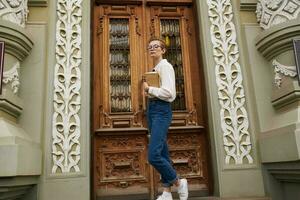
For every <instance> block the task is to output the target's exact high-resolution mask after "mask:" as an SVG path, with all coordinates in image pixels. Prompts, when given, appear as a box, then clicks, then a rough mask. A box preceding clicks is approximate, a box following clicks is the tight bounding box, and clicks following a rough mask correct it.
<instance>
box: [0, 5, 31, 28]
mask: <svg viewBox="0 0 300 200" xmlns="http://www.w3.org/2000/svg"><path fill="white" fill-rule="evenodd" d="M27 2H28V0H0V18H1V19H4V20H7V21H10V22H13V23H15V24H18V25H19V26H22V27H25V23H26V21H27V15H28V7H27Z"/></svg>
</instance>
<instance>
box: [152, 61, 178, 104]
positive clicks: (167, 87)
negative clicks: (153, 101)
mask: <svg viewBox="0 0 300 200" xmlns="http://www.w3.org/2000/svg"><path fill="white" fill-rule="evenodd" d="M154 70H155V71H157V72H158V74H159V77H160V87H159V88H157V87H152V86H150V87H149V90H148V93H149V94H150V96H154V97H157V98H159V99H161V100H164V101H168V102H172V101H174V100H175V98H176V86H175V72H174V69H173V66H172V65H171V64H170V63H169V62H168V61H167V60H166V59H162V60H161V61H160V62H159V63H158V64H157V65H156V66H155V67H154Z"/></svg>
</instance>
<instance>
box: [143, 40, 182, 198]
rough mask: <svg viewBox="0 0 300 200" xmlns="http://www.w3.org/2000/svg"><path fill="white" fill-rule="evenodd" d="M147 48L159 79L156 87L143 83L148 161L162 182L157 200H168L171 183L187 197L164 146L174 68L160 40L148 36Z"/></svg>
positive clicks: (172, 91) (174, 91)
mask: <svg viewBox="0 0 300 200" xmlns="http://www.w3.org/2000/svg"><path fill="white" fill-rule="evenodd" d="M148 51H149V54H150V57H151V58H152V59H153V62H154V66H155V67H154V69H153V70H154V71H157V72H158V74H159V76H160V82H161V84H160V87H159V88H157V87H151V86H149V85H148V83H147V82H144V83H143V87H144V90H145V92H146V93H147V95H148V108H147V119H148V128H149V131H150V133H151V137H150V143H149V149H148V161H149V163H150V164H151V165H152V166H153V167H154V168H155V169H156V170H157V171H158V172H159V173H160V175H161V181H162V185H163V193H162V195H160V196H159V197H158V199H157V200H172V199H173V198H172V194H171V186H172V185H175V186H177V189H178V194H179V197H180V200H187V198H188V186H187V180H186V179H179V178H178V176H177V174H176V171H175V170H174V168H173V167H172V164H171V160H170V158H169V150H168V145H167V133H168V129H169V126H170V124H171V121H172V109H171V102H172V101H174V99H175V98H176V89H175V73H174V69H173V66H172V65H171V64H170V63H169V62H168V61H167V60H166V59H163V57H162V56H163V54H164V53H166V44H165V42H164V40H162V39H159V38H152V39H151V40H150V41H149V43H148Z"/></svg>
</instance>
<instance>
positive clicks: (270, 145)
mask: <svg viewBox="0 0 300 200" xmlns="http://www.w3.org/2000/svg"><path fill="white" fill-rule="evenodd" d="M298 126H299V124H297V123H294V124H290V125H287V126H284V127H280V128H277V129H273V130H270V131H267V132H264V133H261V134H260V138H259V147H260V154H261V161H262V163H274V162H290V161H296V160H300V154H299V153H300V149H299V148H300V141H299V139H298V138H300V131H298Z"/></svg>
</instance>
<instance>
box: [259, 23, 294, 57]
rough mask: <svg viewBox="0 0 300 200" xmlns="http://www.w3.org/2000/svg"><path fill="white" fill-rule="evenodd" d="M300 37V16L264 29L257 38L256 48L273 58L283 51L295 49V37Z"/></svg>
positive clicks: (265, 55)
mask: <svg viewBox="0 0 300 200" xmlns="http://www.w3.org/2000/svg"><path fill="white" fill-rule="evenodd" d="M297 38H300V18H299V19H295V20H291V21H289V22H286V23H282V24H278V25H276V26H273V27H271V28H269V29H267V30H264V31H263V32H262V33H261V34H259V35H258V37H257V38H256V39H255V41H256V42H255V43H256V48H257V50H258V51H259V52H261V53H262V55H263V56H264V57H265V58H267V59H268V60H271V59H272V58H274V57H276V56H278V55H280V54H281V53H283V52H286V51H288V50H292V49H293V39H297Z"/></svg>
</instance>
